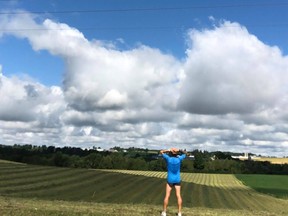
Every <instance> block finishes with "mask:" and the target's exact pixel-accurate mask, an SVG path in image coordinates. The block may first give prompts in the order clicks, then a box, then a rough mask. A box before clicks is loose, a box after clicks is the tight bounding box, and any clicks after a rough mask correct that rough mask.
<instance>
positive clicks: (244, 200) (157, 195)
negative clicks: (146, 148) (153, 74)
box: [0, 162, 288, 214]
mask: <svg viewBox="0 0 288 216" xmlns="http://www.w3.org/2000/svg"><path fill="white" fill-rule="evenodd" d="M15 166H19V167H17V168H16V167H15ZM2 168H3V169H2ZM12 170H13V172H12ZM2 171H4V172H5V173H6V174H5V175H0V195H1V196H5V197H14V198H16V197H20V198H31V199H37V200H38V199H39V200H44V199H45V200H66V201H81V202H84V201H88V202H95V203H118V204H120V203H122V204H152V205H162V202H163V198H164V195H165V194H164V193H165V183H166V180H165V178H166V173H165V172H152V171H127V170H122V171H120V170H109V171H107V170H106V171H103V170H87V169H69V168H57V167H42V166H30V165H25V166H23V165H15V164H11V170H10V171H9V168H8V167H7V164H4V163H1V162H0V173H2ZM182 178H183V183H182V196H183V206H184V207H186V208H191V207H193V208H195V207H199V208H215V209H223V208H224V209H237V210H241V209H242V210H247V209H248V210H249V209H250V210H256V211H268V212H279V210H281V212H280V213H281V214H282V212H286V213H288V209H287V206H288V205H287V204H288V203H287V201H286V200H280V199H276V198H274V197H271V196H267V195H262V194H260V193H257V192H255V191H254V190H252V189H250V188H248V187H246V186H244V185H243V184H241V182H240V181H238V180H237V179H236V178H235V177H234V176H233V175H217V174H193V173H183V174H182ZM170 205H172V206H173V205H174V206H175V205H176V197H175V195H174V194H173V195H172V196H171V200H170Z"/></svg>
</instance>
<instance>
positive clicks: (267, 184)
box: [236, 175, 288, 199]
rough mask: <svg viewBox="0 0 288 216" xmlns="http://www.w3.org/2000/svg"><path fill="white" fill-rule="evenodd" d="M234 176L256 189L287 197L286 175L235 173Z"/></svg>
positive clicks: (287, 179)
mask: <svg viewBox="0 0 288 216" xmlns="http://www.w3.org/2000/svg"><path fill="white" fill-rule="evenodd" d="M236 177H237V178H238V179H239V180H241V181H242V182H243V184H245V185H247V186H248V187H250V188H253V189H255V190H256V191H259V192H262V193H265V194H269V195H272V196H276V197H279V198H284V199H288V176H287V175H236Z"/></svg>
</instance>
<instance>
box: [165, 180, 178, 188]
mask: <svg viewBox="0 0 288 216" xmlns="http://www.w3.org/2000/svg"><path fill="white" fill-rule="evenodd" d="M167 184H168V185H169V186H170V187H174V186H180V185H181V182H176V183H175V182H174V183H169V182H168V181H167Z"/></svg>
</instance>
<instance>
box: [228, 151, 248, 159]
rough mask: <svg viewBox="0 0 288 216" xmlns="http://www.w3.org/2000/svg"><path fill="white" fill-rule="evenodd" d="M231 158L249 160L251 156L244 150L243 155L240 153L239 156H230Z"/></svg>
mask: <svg viewBox="0 0 288 216" xmlns="http://www.w3.org/2000/svg"><path fill="white" fill-rule="evenodd" d="M232 158H234V159H238V160H251V159H252V158H251V156H250V155H249V154H248V153H247V152H245V153H244V155H240V156H232Z"/></svg>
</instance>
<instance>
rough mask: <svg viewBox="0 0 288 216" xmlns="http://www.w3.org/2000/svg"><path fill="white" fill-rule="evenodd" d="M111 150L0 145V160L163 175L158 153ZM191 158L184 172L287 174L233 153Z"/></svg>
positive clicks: (282, 166)
mask: <svg viewBox="0 0 288 216" xmlns="http://www.w3.org/2000/svg"><path fill="white" fill-rule="evenodd" d="M113 150H114V151H103V152H99V151H97V149H81V148H77V147H62V148H61V147H55V146H45V145H43V146H34V145H18V144H15V145H13V146H8V145H0V159H4V160H10V161H15V162H21V163H27V164H35V165H46V166H59V167H73V168H91V169H126V170H151V171H166V164H165V161H164V159H163V158H162V157H161V156H160V155H159V153H158V152H157V151H149V150H148V149H141V148H134V147H131V148H129V149H127V150H125V151H124V150H123V149H121V148H120V147H114V148H113ZM116 150H117V152H116ZM190 154H191V155H193V156H194V157H193V158H187V159H185V160H184V161H183V162H182V167H181V170H182V171H183V172H203V173H232V174H241V173H243V174H283V175H284V174H286V175H287V174H288V164H271V163H270V162H267V161H265V162H260V161H251V160H247V161H240V160H235V159H233V158H232V155H233V153H229V152H220V151H217V152H208V151H200V150H193V151H192V152H190Z"/></svg>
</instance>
